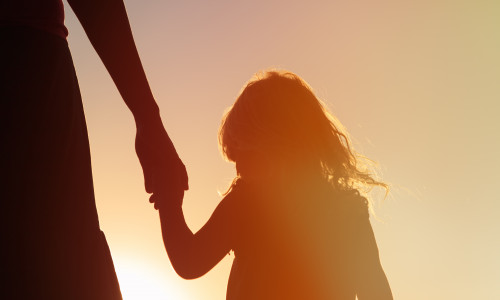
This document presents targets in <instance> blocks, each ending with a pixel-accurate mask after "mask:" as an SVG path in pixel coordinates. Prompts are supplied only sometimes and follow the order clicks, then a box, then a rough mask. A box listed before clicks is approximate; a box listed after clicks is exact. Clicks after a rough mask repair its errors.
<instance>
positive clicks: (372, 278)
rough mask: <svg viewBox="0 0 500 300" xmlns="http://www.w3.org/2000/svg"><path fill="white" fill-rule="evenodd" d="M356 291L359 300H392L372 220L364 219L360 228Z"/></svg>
mask: <svg viewBox="0 0 500 300" xmlns="http://www.w3.org/2000/svg"><path fill="white" fill-rule="evenodd" d="M359 238H360V243H359V244H358V250H359V253H360V255H358V261H357V263H358V267H357V278H358V280H357V284H356V293H357V296H358V299H359V300H367V299H370V300H371V299H373V300H392V299H393V297H392V292H391V287H390V286H389V282H388V281H387V277H386V276H385V273H384V270H383V269H382V265H381V264H380V258H379V252H378V247H377V242H376V241H375V235H374V233H373V229H372V226H371V224H370V220H369V219H368V218H366V219H363V221H362V223H361V224H360V230H359Z"/></svg>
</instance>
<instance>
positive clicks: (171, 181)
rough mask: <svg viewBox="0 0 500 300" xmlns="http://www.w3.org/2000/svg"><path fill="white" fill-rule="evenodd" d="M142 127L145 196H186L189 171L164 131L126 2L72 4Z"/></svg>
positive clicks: (73, 0)
mask: <svg viewBox="0 0 500 300" xmlns="http://www.w3.org/2000/svg"><path fill="white" fill-rule="evenodd" d="M68 3H69V4H70V5H71V8H72V9H73V11H74V12H75V14H76V16H77V17H78V19H79V20H80V22H81V24H82V26H83V28H84V29H85V32H86V33H87V36H88V38H89V40H90V42H91V43H92V45H93V46H94V49H95V50H96V52H97V54H99V57H100V58H101V59H102V62H103V63H104V65H105V66H106V69H108V71H109V74H110V75H111V78H113V81H114V82H115V84H116V87H117V88H118V91H119V92H120V94H121V96H122V98H123V100H124V101H125V103H126V104H127V106H128V107H129V109H130V111H131V112H132V114H133V115H134V118H135V120H136V124H137V135H136V152H137V156H138V157H139V161H140V163H141V166H142V169H143V171H144V183H145V186H146V191H147V192H149V193H154V192H155V191H156V192H157V191H159V186H160V185H161V186H162V187H163V188H167V189H170V190H171V189H177V190H187V189H188V183H187V174H186V168H185V167H184V165H183V164H182V161H181V160H180V159H179V156H178V155H177V153H176V151H175V148H174V146H173V144H172V142H171V141H170V138H169V137H168V135H167V132H166V131H165V128H164V127H163V124H162V122H161V118H160V115H159V109H158V106H157V104H156V101H155V100H154V97H153V94H152V92H151V89H150V87H149V83H148V81H147V78H146V74H145V73H144V69H143V67H142V64H141V60H140V58H139V54H138V53H137V49H136V47H135V43H134V39H133V36H132V31H131V29H130V24H129V21H128V17H127V12H126V10H125V5H124V4H123V0H106V1H102V0H68Z"/></svg>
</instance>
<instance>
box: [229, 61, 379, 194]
mask: <svg viewBox="0 0 500 300" xmlns="http://www.w3.org/2000/svg"><path fill="white" fill-rule="evenodd" d="M219 146H220V149H221V152H222V154H223V156H224V157H225V158H226V159H227V160H229V161H232V162H235V163H236V165H237V168H238V163H239V162H243V161H245V160H249V158H252V159H253V160H251V161H252V162H255V161H257V160H260V161H265V162H266V165H268V166H269V167H268V168H267V169H268V170H269V169H272V170H273V176H275V177H276V176H279V175H277V174H278V173H279V170H282V173H287V174H290V173H293V172H294V170H297V171H298V172H300V173H302V174H304V172H303V171H304V168H306V169H307V170H309V171H310V170H314V171H313V172H316V173H320V174H321V175H322V176H323V178H324V179H326V181H328V182H329V183H330V184H331V185H332V186H333V188H334V189H335V190H338V191H341V190H357V191H361V192H367V191H369V190H370V189H371V188H373V187H374V186H379V187H382V188H384V189H385V190H386V194H387V192H388V185H387V184H385V183H384V182H381V181H379V180H377V179H376V176H375V175H374V173H373V168H372V167H373V161H371V160H369V159H367V158H366V157H364V156H362V155H360V154H358V153H356V152H355V151H354V150H353V148H352V146H351V142H350V140H349V137H348V134H347V132H346V131H345V129H344V127H343V126H342V125H341V124H340V122H339V121H338V120H337V119H336V118H335V117H334V116H333V115H332V114H330V113H329V112H328V110H327V109H326V108H325V106H324V105H323V104H322V102H321V101H320V100H319V99H318V98H317V97H316V96H315V95H314V93H313V91H312V89H311V87H310V86H309V85H308V84H307V83H306V82H305V81H304V80H302V79H301V78H300V77H299V76H297V75H296V74H294V73H291V72H288V71H264V72H260V73H257V74H256V75H255V76H254V77H253V78H252V79H251V80H250V81H249V82H248V83H247V84H246V86H245V87H244V88H243V89H242V91H241V93H240V95H239V96H238V98H237V99H236V101H235V103H234V104H233V106H232V107H230V108H229V109H228V111H227V112H226V113H225V115H224V117H223V119H222V122H221V126H220V130H219ZM241 164H243V163H241ZM247 165H248V164H247ZM253 165H255V163H254V164H253ZM285 169H286V170H285ZM283 170H285V171H283ZM244 172H245V169H240V170H238V177H237V178H239V177H240V176H243V177H244V175H245V174H244Z"/></svg>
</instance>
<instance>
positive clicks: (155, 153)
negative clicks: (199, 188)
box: [135, 114, 189, 209]
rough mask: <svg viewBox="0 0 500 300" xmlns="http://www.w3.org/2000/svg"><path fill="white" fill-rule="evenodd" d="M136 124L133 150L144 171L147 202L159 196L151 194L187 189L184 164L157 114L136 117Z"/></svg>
mask: <svg viewBox="0 0 500 300" xmlns="http://www.w3.org/2000/svg"><path fill="white" fill-rule="evenodd" d="M136 125H137V134H136V139H135V150H136V153H137V156H138V157H139V162H140V163H141V166H142V170H143V173H144V185H145V188H146V192H147V193H153V195H152V196H151V198H150V202H152V203H153V202H155V201H156V200H158V199H159V198H158V197H155V194H158V193H161V194H164V195H165V194H172V195H174V194H175V195H178V194H183V193H184V190H187V189H188V188H189V186H188V176H187V172H186V167H185V166H184V164H183V163H182V161H181V159H180V158H179V155H178V154H177V152H176V151H175V147H174V145H173V143H172V141H171V140H170V138H169V136H168V134H167V132H166V131H165V128H164V127H163V124H162V122H161V118H160V115H159V114H154V115H153V116H151V117H150V118H143V119H141V120H137V119H136ZM161 198H164V197H161ZM168 198H170V197H168ZM174 198H178V197H174ZM155 208H157V209H158V203H155Z"/></svg>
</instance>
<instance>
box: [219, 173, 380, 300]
mask: <svg viewBox="0 0 500 300" xmlns="http://www.w3.org/2000/svg"><path fill="white" fill-rule="evenodd" d="M303 187H304V185H302V186H301V187H300V188H294V186H293V185H288V186H283V185H282V187H281V188H280V187H279V185H269V186H267V187H265V186H260V187H256V186H251V185H249V184H246V183H245V182H244V181H243V180H239V181H238V182H237V184H236V185H235V186H234V188H233V189H232V190H231V192H230V193H229V194H228V195H227V196H226V197H225V198H224V199H223V200H222V202H221V203H220V205H219V206H218V207H217V209H216V211H215V212H214V215H213V217H214V216H215V217H219V218H225V219H226V221H225V222H224V223H221V224H225V225H224V226H223V227H224V228H221V234H222V235H227V239H228V243H229V244H230V245H231V249H232V250H233V251H234V256H235V258H234V262H233V266H232V269H231V274H230V278H229V283H228V287H227V299H352V300H354V299H355V297H356V296H355V295H356V293H355V285H356V281H357V274H359V272H361V266H362V264H363V256H364V254H363V253H362V251H364V250H368V249H370V247H371V248H372V250H373V246H375V248H376V244H373V243H375V241H374V237H373V232H372V230H371V225H370V223H369V219H368V217H369V215H368V207H367V201H366V199H365V198H363V197H361V196H359V194H358V193H357V192H342V193H340V192H333V190H332V189H331V187H329V185H328V184H314V185H310V189H307V188H306V189H304V188H303ZM372 240H373V243H372ZM370 243H372V244H370ZM375 250H376V249H375ZM377 255H378V254H377Z"/></svg>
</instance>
